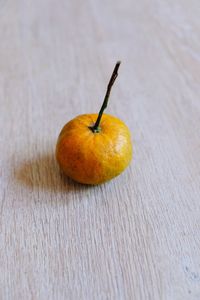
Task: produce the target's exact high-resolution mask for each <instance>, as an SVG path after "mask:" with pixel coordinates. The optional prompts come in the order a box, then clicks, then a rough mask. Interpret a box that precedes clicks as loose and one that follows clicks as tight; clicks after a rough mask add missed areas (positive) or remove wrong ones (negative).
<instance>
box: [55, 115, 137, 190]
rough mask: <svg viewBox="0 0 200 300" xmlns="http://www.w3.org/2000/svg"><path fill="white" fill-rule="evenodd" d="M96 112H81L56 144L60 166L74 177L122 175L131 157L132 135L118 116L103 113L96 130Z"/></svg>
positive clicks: (93, 179) (97, 179)
mask: <svg viewBox="0 0 200 300" xmlns="http://www.w3.org/2000/svg"><path fill="white" fill-rule="evenodd" d="M97 116H98V115H97V114H85V115H80V116H77V117H76V118H74V119H73V120H71V121H70V122H68V123H67V124H66V125H65V126H64V127H63V129H62V131H61V133H60V135H59V137H58V141H57V146H56V158H57V161H58V163H59V165H60V168H61V169H62V170H63V171H64V173H65V174H66V175H67V176H69V177H71V178H72V179H73V180H75V181H78V182H80V183H84V184H99V183H102V182H105V181H107V180H110V179H112V178H113V177H115V176H117V175H119V174H120V173H121V172H122V171H123V170H124V169H125V168H126V167H127V166H128V165H129V163H130V161H131V158H132V144H131V135H130V131H129V129H128V127H127V126H126V125H125V124H124V123H123V122H122V121H121V120H119V119H118V118H116V117H113V116H111V115H107V114H103V116H102V119H101V122H100V132H97V133H94V132H92V130H91V129H90V128H89V127H90V126H93V125H94V123H95V121H96V119H97Z"/></svg>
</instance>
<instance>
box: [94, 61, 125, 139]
mask: <svg viewBox="0 0 200 300" xmlns="http://www.w3.org/2000/svg"><path fill="white" fill-rule="evenodd" d="M120 64H121V62H120V61H118V62H117V63H116V65H115V68H114V70H113V73H112V76H111V78H110V81H109V83H108V86H107V90H106V94H105V97H104V100H103V104H102V107H101V109H100V111H99V114H98V117H97V120H96V122H95V124H94V126H91V127H89V128H90V129H91V130H92V131H93V132H94V133H96V132H100V127H99V124H100V121H101V117H102V115H103V112H104V110H105V109H106V107H107V104H108V100H109V96H110V91H111V89H112V86H113V84H114V82H115V79H116V78H117V76H118V69H119V66H120Z"/></svg>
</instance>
